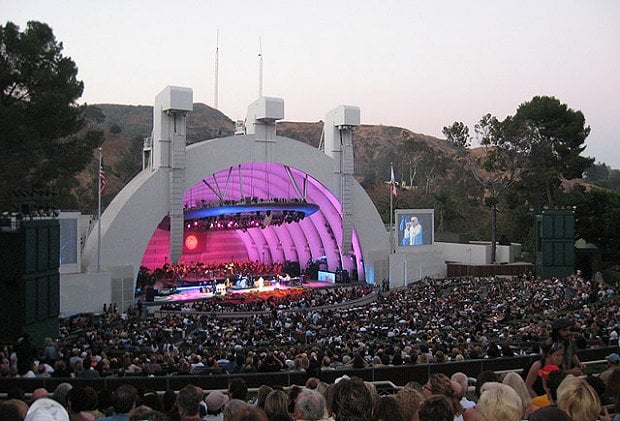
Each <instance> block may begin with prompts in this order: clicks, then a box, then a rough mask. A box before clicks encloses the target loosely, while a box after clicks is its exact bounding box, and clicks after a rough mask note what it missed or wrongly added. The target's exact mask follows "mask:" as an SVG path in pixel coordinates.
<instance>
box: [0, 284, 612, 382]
mask: <svg viewBox="0 0 620 421" xmlns="http://www.w3.org/2000/svg"><path fill="white" fill-rule="evenodd" d="M367 290H368V288H367V287H363V286H352V287H349V288H347V289H346V293H343V294H345V296H346V294H352V296H356V295H361V294H363V293H364V292H366V291H367ZM601 290H603V291H606V292H605V297H607V296H609V295H610V296H609V297H607V298H605V297H603V296H602V295H601V296H599V291H601ZM334 291H335V292H333V293H327V295H326V297H330V300H331V299H332V298H334V297H335V298H338V299H340V298H342V296H340V295H338V294H340V293H338V292H337V291H338V290H334ZM607 291H608V290H607V288H604V287H602V286H599V285H595V284H593V283H592V282H589V281H586V280H583V279H580V278H579V277H569V278H566V279H562V280H560V279H555V280H542V279H538V278H534V277H527V276H523V277H515V278H513V279H507V280H499V279H493V278H487V279H474V280H463V279H452V280H426V281H425V282H420V283H416V284H414V285H411V286H409V287H407V288H403V289H399V290H394V291H391V292H390V293H387V294H383V295H381V296H379V297H378V298H377V300H376V301H372V302H370V303H368V304H363V305H362V304H360V305H359V306H353V307H348V308H339V307H338V306H336V308H330V309H324V308H321V307H317V306H314V305H313V304H317V303H318V304H322V303H329V302H334V301H337V300H335V299H334V301H321V300H319V301H318V302H317V301H316V300H315V302H314V303H313V302H312V300H310V301H309V302H308V303H303V302H299V301H295V302H294V303H288V304H286V305H285V307H286V308H287V309H288V310H291V309H294V308H295V306H298V309H299V311H287V312H283V311H278V310H279V308H274V309H273V311H271V312H267V313H260V314H258V313H257V314H255V315H252V316H251V317H244V318H226V319H217V318H214V317H212V315H211V314H210V313H201V312H172V313H165V312H162V317H160V318H150V317H149V318H127V317H126V315H121V314H119V313H118V312H108V313H104V314H96V315H89V314H85V315H80V316H79V317H73V318H67V319H62V320H61V321H60V337H59V339H58V341H50V342H49V343H48V344H46V346H45V348H39V349H33V348H34V347H33V346H27V341H25V340H23V341H21V342H20V343H18V344H15V345H4V346H2V348H1V350H0V351H1V352H0V358H1V359H2V360H1V361H0V375H1V376H26V377H41V376H66V375H67V374H68V375H70V376H75V377H89V376H92V377H97V376H110V375H114V376H122V375H125V374H126V373H133V374H136V373H137V374H144V375H150V374H194V373H195V374H201V373H208V374H217V373H227V372H228V373H237V372H255V371H280V370H300V371H301V370H319V369H338V368H342V367H351V368H358V367H382V366H390V365H391V366H397V365H402V364H422V363H434V362H446V361H453V360H454V361H458V360H469V359H479V358H497V357H502V356H512V355H514V353H515V352H523V348H522V347H519V345H520V344H522V343H537V342H540V341H542V340H543V339H544V338H547V337H549V336H550V326H551V324H550V323H551V321H552V320H553V318H554V317H555V315H556V313H557V312H558V311H562V310H566V309H567V308H571V309H572V311H571V312H570V317H571V320H572V321H573V327H572V329H573V330H574V332H573V334H574V335H575V336H576V341H575V343H576V344H577V346H579V347H583V348H585V347H587V346H588V345H607V344H609V343H610V341H613V339H612V338H616V339H615V340H616V341H617V337H618V331H619V330H620V324H619V322H620V302H619V300H618V298H617V296H616V295H613V293H610V292H607ZM331 294H334V295H331ZM514 297H519V298H518V299H515V298H514ZM599 297H602V298H604V299H603V300H598V298H599ZM595 298H596V299H597V300H598V301H597V302H592V301H593V300H594V299H595ZM282 305H284V304H282ZM536 309H538V310H536ZM535 351H538V347H536V349H535ZM527 352H530V349H528V350H527Z"/></svg>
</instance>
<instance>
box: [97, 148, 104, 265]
mask: <svg viewBox="0 0 620 421" xmlns="http://www.w3.org/2000/svg"><path fill="white" fill-rule="evenodd" d="M102 160H103V153H102V151H101V148H99V166H98V167H97V186H98V187H97V272H100V271H101V162H102Z"/></svg>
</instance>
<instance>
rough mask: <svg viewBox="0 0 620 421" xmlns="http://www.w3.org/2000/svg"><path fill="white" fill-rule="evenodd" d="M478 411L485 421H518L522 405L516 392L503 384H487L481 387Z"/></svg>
mask: <svg viewBox="0 0 620 421" xmlns="http://www.w3.org/2000/svg"><path fill="white" fill-rule="evenodd" d="M477 408H478V410H479V411H480V413H481V414H482V415H483V416H484V419H486V420H502V421H519V420H520V419H521V413H522V404H521V398H520V397H519V395H518V394H517V392H516V391H515V390H514V389H513V388H512V387H510V386H508V385H505V384H503V383H497V382H487V383H485V384H484V385H482V394H481V395H480V399H478V406H477Z"/></svg>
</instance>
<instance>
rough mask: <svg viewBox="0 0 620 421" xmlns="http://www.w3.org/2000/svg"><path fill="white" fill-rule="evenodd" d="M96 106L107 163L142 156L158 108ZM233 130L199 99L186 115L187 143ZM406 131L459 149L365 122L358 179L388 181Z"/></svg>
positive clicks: (116, 185) (112, 184)
mask: <svg viewBox="0 0 620 421" xmlns="http://www.w3.org/2000/svg"><path fill="white" fill-rule="evenodd" d="M93 106H94V107H97V108H99V109H100V110H101V111H102V113H103V114H104V116H105V120H104V121H103V122H102V123H100V124H99V128H100V129H101V130H103V131H104V133H105V142H104V144H103V153H104V156H105V163H106V167H107V168H110V167H112V168H113V167H114V166H115V165H116V164H118V162H119V161H120V160H121V159H123V157H125V156H126V155H127V154H128V153H131V154H136V155H138V156H136V157H135V161H136V162H138V161H139V160H140V156H139V152H137V151H139V150H140V149H141V146H140V145H137V143H140V144H141V142H142V139H143V138H145V137H148V136H149V135H150V132H151V130H152V124H153V107H150V106H133V105H117V104H95V105H93ZM114 126H118V127H114ZM119 130H120V131H119ZM322 130H323V123H322V122H311V123H307V122H290V121H283V122H278V124H277V134H278V136H285V137H290V138H292V139H295V140H299V141H301V142H304V143H307V144H308V145H311V146H313V147H318V146H319V142H320V139H321V132H322ZM113 132H114V133H113ZM233 133H234V122H233V120H231V119H230V118H228V117H227V116H226V115H224V114H223V113H222V112H220V111H219V110H216V109H213V108H211V107H209V106H207V105H205V104H200V103H196V104H194V111H193V112H191V113H190V114H189V115H188V118H187V139H188V143H190V144H191V143H195V142H199V141H202V140H206V139H213V138H216V137H224V136H229V135H232V134H233ZM405 136H406V137H408V138H411V139H414V140H415V141H418V142H423V143H425V144H426V145H428V146H429V147H430V148H431V149H433V150H437V151H441V152H444V153H445V154H447V155H451V154H453V153H454V149H453V147H452V146H451V145H450V144H448V143H447V142H446V141H444V140H441V139H437V138H434V137H431V136H426V135H423V134H419V133H413V132H411V131H409V130H407V129H403V128H400V127H392V126H383V125H378V126H372V125H362V126H360V127H358V128H356V129H355V132H354V154H355V175H356V177H357V178H358V180H360V181H362V182H363V181H365V180H366V181H369V182H372V181H374V180H383V179H385V180H387V177H389V174H388V171H389V170H388V168H389V165H390V161H395V160H397V158H398V154H399V145H400V143H401V141H402V139H403V137H405ZM132 148H133V149H132ZM130 151H131V152H130ZM138 169H139V168H136V170H138ZM114 175H115V172H114V171H108V176H109V177H108V188H107V190H106V193H107V194H109V195H111V196H112V195H114V194H115V193H116V192H118V191H119V190H120V189H121V188H122V186H123V182H122V181H119V180H115V178H114ZM93 177H94V175H93V172H92V168H89V169H88V170H87V171H85V172H84V173H83V174H82V176H81V177H80V181H81V183H82V184H83V185H85V184H87V183H89V182H92V181H93ZM121 178H122V177H121Z"/></svg>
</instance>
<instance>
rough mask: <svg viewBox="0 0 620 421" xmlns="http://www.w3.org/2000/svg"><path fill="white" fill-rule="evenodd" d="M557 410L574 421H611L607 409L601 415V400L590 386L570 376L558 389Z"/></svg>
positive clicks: (582, 380) (580, 379) (578, 378)
mask: <svg viewBox="0 0 620 421" xmlns="http://www.w3.org/2000/svg"><path fill="white" fill-rule="evenodd" d="M558 408H560V409H561V410H562V411H564V412H566V413H567V414H568V415H570V417H571V418H572V419H574V420H588V421H589V420H597V419H599V420H601V421H607V420H609V421H611V417H610V416H609V413H607V409H605V411H604V415H601V400H600V399H599V397H598V394H597V393H596V391H595V390H594V389H593V388H592V386H590V385H589V384H588V382H587V381H585V379H582V378H580V377H575V376H573V375H572V374H569V375H568V376H566V378H565V379H564V380H563V381H562V383H561V384H560V387H558ZM599 415H601V416H600V418H599Z"/></svg>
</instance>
